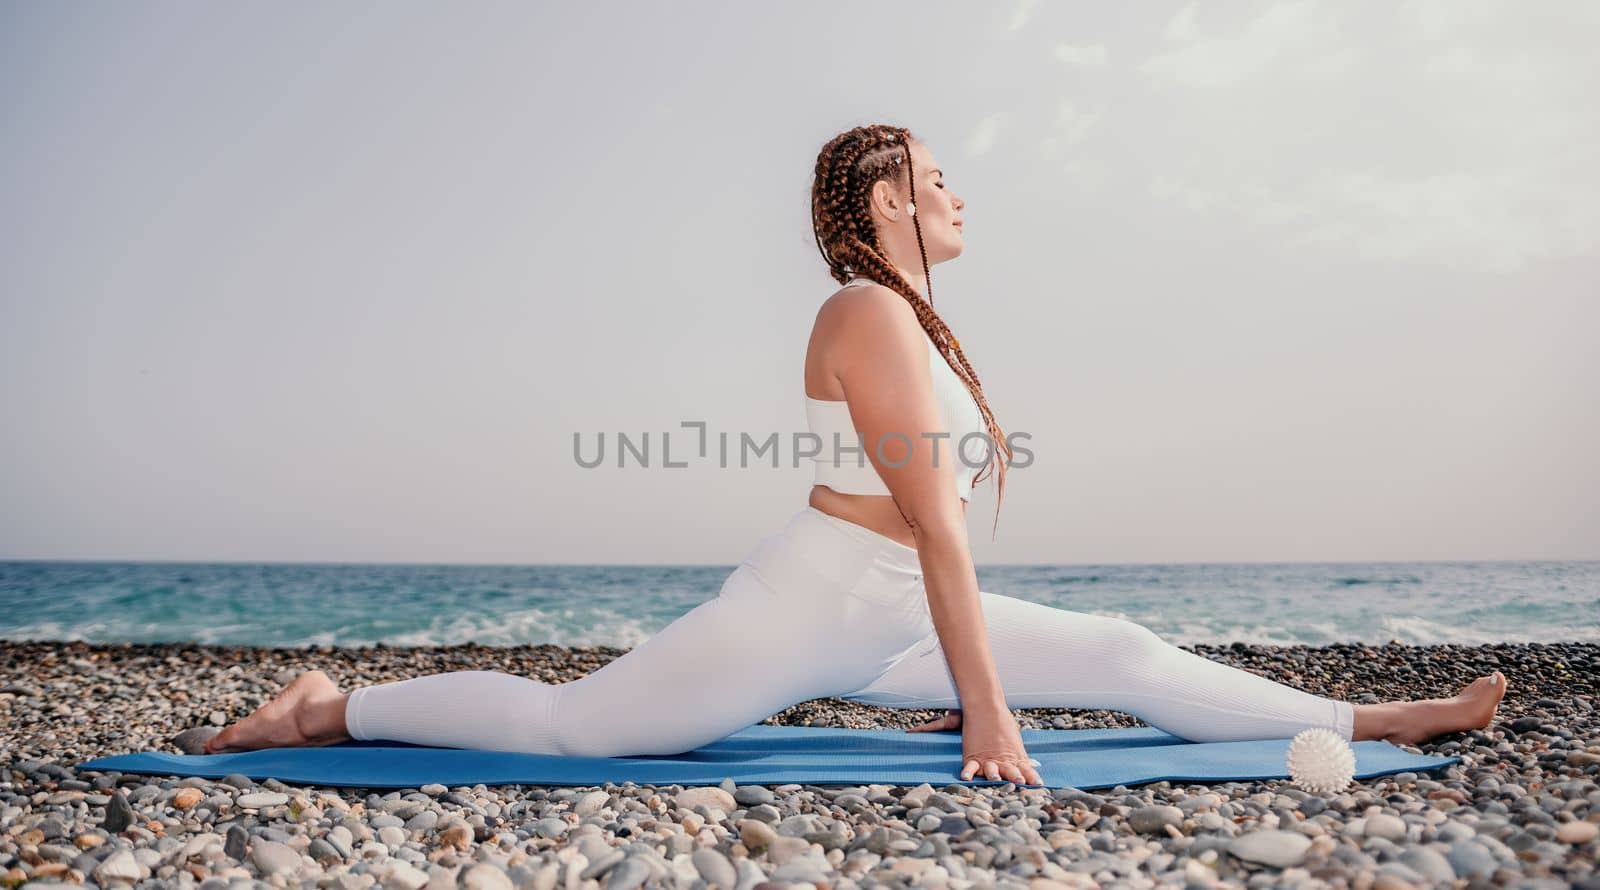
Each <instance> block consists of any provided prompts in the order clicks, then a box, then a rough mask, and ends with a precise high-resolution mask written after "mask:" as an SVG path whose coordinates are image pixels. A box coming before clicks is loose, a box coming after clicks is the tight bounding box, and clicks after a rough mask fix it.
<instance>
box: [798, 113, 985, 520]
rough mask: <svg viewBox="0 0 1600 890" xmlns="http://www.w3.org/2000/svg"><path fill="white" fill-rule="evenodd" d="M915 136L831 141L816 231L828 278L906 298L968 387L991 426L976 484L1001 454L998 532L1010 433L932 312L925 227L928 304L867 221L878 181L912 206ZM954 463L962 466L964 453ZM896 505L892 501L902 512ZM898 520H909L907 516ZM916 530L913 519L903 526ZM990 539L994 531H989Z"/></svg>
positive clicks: (866, 135) (858, 132) (814, 198)
mask: <svg viewBox="0 0 1600 890" xmlns="http://www.w3.org/2000/svg"><path fill="white" fill-rule="evenodd" d="M912 141H913V137H912V135H911V131H910V130H908V129H906V128H905V127H895V126H890V125H887V124H870V125H867V126H861V127H855V128H852V129H850V130H847V131H845V132H843V133H840V134H839V135H838V136H835V137H834V138H832V139H830V140H829V141H828V143H827V144H826V145H824V146H823V147H822V151H821V152H820V153H818V155H817V167H816V174H815V178H814V179H813V180H812V185H811V228H812V232H813V233H814V234H815V235H816V239H817V249H818V250H820V251H821V252H822V259H823V261H824V262H826V263H827V264H828V272H829V274H830V275H831V276H832V277H833V278H834V280H836V281H838V282H839V283H840V284H844V283H845V282H848V281H849V280H850V279H851V278H857V277H862V278H870V279H872V280H873V281H876V282H878V283H879V284H882V285H884V286H886V287H888V288H889V289H890V290H893V291H894V292H896V293H898V294H899V295H900V296H902V297H905V299H906V301H907V302H908V303H910V304H911V307H912V309H913V310H914V311H915V312H916V315H917V321H918V322H920V323H921V324H922V329H923V331H925V332H927V334H928V337H929V338H930V339H932V340H933V343H934V345H935V346H936V347H937V348H938V350H939V354H940V355H942V356H944V360H945V362H946V363H947V364H949V365H950V369H951V370H952V371H954V372H955V373H956V376H957V377H958V378H960V379H961V381H962V382H963V383H965V384H966V386H967V390H968V391H969V392H971V393H972V398H973V401H975V402H977V404H978V410H979V412H980V413H981V414H982V415H983V420H984V424H985V425H986V426H987V427H988V434H989V439H990V444H991V445H992V446H993V447H992V448H991V449H990V458H991V459H990V461H989V463H988V464H987V465H986V466H985V467H984V468H983V470H982V471H980V472H979V473H978V475H977V476H976V477H975V478H974V479H973V484H977V483H978V482H979V481H982V480H983V479H984V478H985V477H986V475H989V474H991V472H992V471H993V470H994V467H995V460H994V458H995V457H997V456H998V455H999V454H1000V453H1001V452H1003V453H1004V455H1005V459H1004V460H1003V461H1001V462H1000V469H999V473H1000V475H999V480H998V487H999V491H998V497H997V499H996V501H995V525H996V527H998V525H999V522H1000V500H1003V499H1004V497H1005V487H1006V481H1005V480H1006V465H1007V464H1008V463H1010V461H1011V456H1012V451H1011V445H1010V443H1008V442H1006V438H1005V433H1004V431H1002V430H1001V429H1000V424H999V423H998V422H996V421H995V419H994V412H993V411H991V410H990V409H989V402H988V400H987V399H985V398H984V396H983V386H982V384H981V383H980V382H979V381H978V373H977V372H976V371H974V370H973V369H972V364H971V362H968V361H967V356H966V353H964V352H962V351H961V342H960V341H959V340H957V339H956V337H955V335H954V334H952V333H951V332H950V328H949V326H948V325H946V324H945V323H944V319H942V318H940V317H939V314H938V313H937V312H935V311H933V279H932V277H931V276H929V274H928V250H927V247H926V246H925V245H924V244H923V241H922V223H921V221H920V219H919V218H918V217H917V215H916V213H915V212H914V211H913V212H912V215H911V223H912V226H913V227H914V228H915V229H916V232H917V250H918V251H919V252H920V253H921V254H922V274H923V276H924V279H925V280H926V281H927V282H928V298H927V299H923V298H922V295H921V294H919V293H918V292H917V289H916V288H915V287H913V286H912V284H911V282H909V281H907V280H906V278H905V276H903V275H901V274H900V272H899V270H897V269H896V268H895V267H894V264H893V263H891V262H889V259H888V257H887V256H885V255H884V252H883V247H882V245H881V244H880V243H879V241H878V233H877V229H876V228H875V227H874V226H873V224H872V218H871V216H870V215H869V214H868V201H869V197H870V195H871V193H872V186H873V184H874V183H876V182H878V181H879V180H888V181H890V182H891V183H892V184H896V185H898V184H900V183H901V182H904V184H905V185H906V187H908V188H909V190H910V193H911V203H912V205H913V206H915V204H916V201H917V186H916V174H915V171H914V170H913V169H912V165H911V143H912ZM956 459H958V460H959V459H960V456H959V454H958V455H957V458H956ZM899 506H900V504H899V502H898V501H896V502H895V507H896V509H898V508H899ZM900 517H901V518H902V519H906V514H905V511H904V510H901V511H900ZM906 524H907V525H911V524H912V523H911V520H909V519H906ZM991 533H992V532H991Z"/></svg>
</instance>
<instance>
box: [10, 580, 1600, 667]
mask: <svg viewBox="0 0 1600 890" xmlns="http://www.w3.org/2000/svg"><path fill="white" fill-rule="evenodd" d="M733 570H734V566H731V565H719V566H682V565H666V566H640V565H522V566H514V565H507V566H485V565H411V564H382V565H359V564H335V563H312V564H290V563H261V564H253V563H198V562H181V563H179V562H53V561H16V562H0V640H85V641H90V642H136V643H148V642H195V643H208V644H230V645H249V646H269V647H272V646H276V647H309V646H316V645H322V646H327V645H332V646H362V645H372V644H377V643H383V644H385V645H388V646H429V645H450V644H462V643H468V642H472V643H477V644H479V645H484V646H512V645H523V644H540V643H554V644H557V645H562V646H613V647H618V648H629V647H632V646H634V645H637V644H638V643H639V642H641V641H642V640H644V639H646V638H648V637H649V636H651V635H652V634H654V633H656V632H657V631H659V630H661V629H662V628H663V627H665V626H667V625H668V624H670V623H671V622H672V621H673V620H674V619H676V618H677V617H679V616H680V615H683V614H684V613H685V612H687V611H689V610H690V609H692V608H694V607H695V606H696V605H698V604H699V603H701V602H704V601H705V600H707V599H710V598H712V597H714V596H716V595H717V592H718V591H719V589H720V588H721V586H722V583H723V581H724V580H726V579H727V577H728V575H729V574H731V573H732V572H733ZM977 574H978V586H979V588H980V589H981V590H985V591H990V592H993V593H997V594H1002V595H1005V596H1015V597H1020V598H1022V599H1026V600H1031V601H1034V602H1038V603H1044V604H1046V605H1049V606H1053V607H1055V608H1060V609H1068V610H1073V611H1078V612H1087V613H1091V614H1097V615H1112V616H1116V617H1120V618H1126V619H1129V620H1132V621H1135V622H1138V623H1140V624H1143V625H1144V626H1146V627H1148V628H1150V629H1151V630H1153V631H1155V632H1156V633H1157V634H1159V635H1161V636H1162V637H1163V638H1164V639H1167V640H1169V641H1171V642H1174V643H1179V644H1194V643H1213V644H1227V643H1233V642H1244V643H1268V644H1309V645H1322V644H1327V643H1335V642H1362V643H1372V644H1380V643H1387V642H1390V641H1398V642H1401V643H1413V644H1433V643H1514V642H1583V641H1588V642H1595V641H1600V561H1581V562H1580V561H1574V562H1499V561H1496V562H1386V563H1246V564H1227V563H1197V564H1181V565H1148V564H1142V565H1010V566H1007V565H994V566H989V565H980V566H978V568H977Z"/></svg>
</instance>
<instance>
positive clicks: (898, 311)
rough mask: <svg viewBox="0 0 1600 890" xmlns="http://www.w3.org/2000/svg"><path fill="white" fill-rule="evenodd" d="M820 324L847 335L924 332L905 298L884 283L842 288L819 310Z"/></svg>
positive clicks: (825, 301)
mask: <svg viewBox="0 0 1600 890" xmlns="http://www.w3.org/2000/svg"><path fill="white" fill-rule="evenodd" d="M817 324H818V326H819V327H827V328H831V329H834V330H837V331H840V332H841V333H845V334H849V333H851V332H854V333H858V334H859V333H869V334H870V333H873V332H890V331H894V332H901V333H909V332H916V333H917V334H919V335H920V334H921V331H922V325H921V323H920V322H918V321H917V313H916V311H915V310H914V309H912V308H911V304H910V303H908V302H906V298H905V297H903V296H901V295H900V294H898V293H895V292H894V291H893V290H891V289H890V288H888V287H885V286H884V285H881V284H864V285H857V286H855V287H842V288H840V289H839V290H838V291H837V292H835V293H834V295H833V296H831V297H829V298H828V299H826V300H824V301H823V303H822V306H821V308H819V309H818V310H817ZM880 336H881V334H880Z"/></svg>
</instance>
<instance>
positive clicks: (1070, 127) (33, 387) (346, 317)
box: [0, 0, 1600, 565]
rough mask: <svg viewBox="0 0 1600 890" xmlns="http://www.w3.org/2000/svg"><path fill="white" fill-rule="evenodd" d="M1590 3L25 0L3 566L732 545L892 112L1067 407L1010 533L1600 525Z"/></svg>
mask: <svg viewBox="0 0 1600 890" xmlns="http://www.w3.org/2000/svg"><path fill="white" fill-rule="evenodd" d="M1596 45H1600V6H1597V5H1595V4H1593V3H1589V2H1582V0H1577V2H1553V0H1552V2H1539V3H1533V4H1526V3H1513V2H1477V0H1472V2H1464V0H1431V2H1403V3H1376V2H1362V3H1343V2H1340V3H1335V2H1305V0H1284V2H1275V3H1242V2H1222V3H1207V4H1204V5H1201V4H1198V3H1149V4H1101V3H1089V2H1060V3H1029V2H1020V3H1017V2H1013V3H1011V4H1010V5H1007V4H967V3H947V2H930V0H916V2H905V0H896V2H882V3H868V4H858V3H842V2H811V3H806V4H803V5H802V4H748V3H735V2H725V3H708V2H685V3H676V4H643V3H640V4H626V5H619V4H615V3H588V4H579V3H565V4H522V3H503V4H500V3H474V4H466V5H455V4H451V5H442V4H427V3H405V2H385V3H381V4H380V3H375V2H368V3H341V4H327V5H316V4H309V3H308V4H291V5H289V6H287V7H286V6H283V5H281V4H268V3H262V2H254V3H235V4H205V3H200V2H172V3H160V4H154V3H150V4H110V5H96V6H93V7H87V6H82V5H75V4H45V3H32V4H29V3H21V2H10V3H4V4H0V114H3V119H4V120H5V122H6V123H5V126H4V127H3V128H0V235H3V237H0V418H3V419H4V420H3V423H0V454H3V459H0V502H3V504H4V509H3V510H0V558H10V559H110V560H125V559H128V560H200V561H272V562H277V561H308V562H445V563H512V564H523V563H701V564H734V563H737V562H738V561H739V560H741V559H742V558H743V557H744V556H745V555H746V554H748V553H749V552H750V550H751V549H752V548H753V547H754V546H755V544H756V543H757V542H758V541H759V540H760V539H761V538H762V537H764V536H766V535H769V534H773V533H775V532H777V531H778V530H779V529H780V528H781V527H782V526H783V524H784V523H785V522H786V521H787V520H788V518H789V517H790V516H791V515H793V514H794V513H795V512H796V511H797V510H799V509H801V508H802V507H803V506H804V505H805V503H806V496H807V494H808V492H809V487H810V483H811V476H810V468H809V466H806V465H805V463H807V462H803V463H802V464H801V465H799V466H797V465H796V462H795V460H794V449H793V447H792V440H793V436H794V434H795V433H798V432H802V431H803V430H804V429H805V416H804V402H803V366H804V354H805V347H806V343H807V340H808V339H809V336H810V330H811V325H812V322H813V319H814V317H815V314H816V310H817V308H818V306H819V305H820V304H821V302H822V301H823V300H825V299H826V298H827V297H828V296H829V295H830V294H832V293H833V292H834V290H835V289H836V287H837V285H836V283H835V282H834V281H833V280H832V279H831V278H830V277H829V276H828V274H827V270H826V266H825V265H824V263H823V262H822V259H821V257H820V255H819V253H818V251H817V248H816V244H815V242H814V240H813V236H812V232H811V226H810V216H809V203H808V201H809V191H810V187H811V182H810V177H811V171H812V169H813V165H814V163H815V159H816V154H817V152H818V150H819V149H820V148H821V146H822V145H823V144H824V143H825V142H827V141H828V140H829V139H830V138H832V137H833V136H834V135H835V134H836V133H838V132H840V131H842V130H845V129H848V128H849V127H852V126H856V125H860V124H865V123H873V122H881V123H891V124H895V125H899V126H906V127H909V128H910V129H911V130H912V131H913V133H915V134H916V135H917V136H918V137H919V138H920V139H922V140H923V141H924V142H925V143H926V144H928V146H929V147H930V148H931V149H932V151H933V153H934V156H935V157H936V158H937V159H938V161H939V166H940V167H941V169H942V170H943V171H944V179H945V182H946V184H947V185H948V186H949V187H950V188H951V189H952V190H954V191H955V192H956V194H958V195H960V196H961V197H962V198H963V199H964V200H965V201H966V203H967V206H966V208H965V209H964V210H963V212H962V218H963V219H964V220H965V222H966V225H965V237H964V240H965V249H964V252H963V254H962V255H961V256H960V257H958V258H956V259H954V260H952V261H950V262H947V263H942V264H939V265H937V266H935V267H934V268H933V274H932V280H933V288H934V303H935V307H936V308H937V309H938V311H939V312H940V314H941V315H942V316H943V317H944V319H945V321H946V322H947V323H948V324H949V325H950V327H951V329H952V330H953V331H954V332H955V334H956V335H957V336H958V337H959V338H960V339H961V341H962V345H963V349H964V351H965V352H966V354H967V356H968V357H969V359H971V361H972V363H973V365H974V367H975V368H976V369H977V371H978V373H979V375H980V377H981V379H982V381H983V385H984V391H985V394H986V396H987V398H988V401H989V404H990V406H991V407H992V408H993V410H994V412H995V414H996V417H997V419H998V420H999V422H1000V424H1001V426H1002V427H1003V428H1005V429H1006V430H1007V431H1008V432H1009V433H1012V434H1025V435H1026V439H1025V440H1024V444H1025V446H1026V447H1027V448H1028V450H1029V451H1030V452H1031V453H1032V457H1031V462H1030V463H1028V465H1027V466H1019V467H1014V468H1013V469H1012V470H1011V472H1010V473H1009V475H1008V476H1007V480H1006V492H1005V500H1004V504H1003V505H1002V506H1001V510H1000V514H999V524H998V529H997V530H994V531H992V530H991V529H992V526H993V523H994V510H995V494H996V493H995V489H994V484H993V480H992V479H991V480H989V481H987V482H985V483H984V484H983V485H982V486H981V487H980V488H979V490H978V491H977V492H976V493H975V495H974V498H973V500H972V502H971V504H970V506H969V508H968V511H967V517H968V527H969V530H970V538H971V547H972V554H973V557H974V559H975V561H977V562H978V564H980V565H983V564H990V563H992V564H998V563H1072V564H1085V563H1180V562H1188V563H1193V562H1254V561H1269V562H1304V561H1390V560H1511V559H1600V459H1597V458H1596V455H1600V398H1597V388H1600V387H1597V383H1600V359H1597V358H1596V356H1597V354H1600V353H1597V350H1596V349H1595V347H1594V342H1593V341H1594V340H1595V334H1596V332H1597V331H1600V306H1597V297H1600V288H1597V282H1600V203H1597V202H1596V201H1595V200H1594V198H1595V195H1596V194H1597V193H1600V188H1597V186H1600V182H1597V180H1600V116H1597V115H1595V114H1594V113H1593V107H1594V105H1595V104H1596V94H1597V92H1600V54H1596V53H1594V52H1593V51H1592V50H1593V47H1594V46H1596ZM695 423H703V424H704V425H705V430H706V432H707V434H708V437H709V438H710V441H711V442H712V443H713V447H712V448H710V449H708V454H707V456H706V457H703V458H702V457H700V456H699V455H698V454H696V452H695V445H696V443H697V441H698V440H697V431H696V430H697V428H695V427H693V426H686V424H695ZM601 433H604V435H605V444H606V447H607V450H606V451H605V452H603V453H604V454H605V455H606V457H607V460H606V461H605V462H603V463H602V464H601V465H599V466H596V467H592V468H586V467H584V466H582V465H580V463H579V461H578V459H577V453H576V452H575V442H577V443H581V445H582V448H581V450H582V452H583V453H584V454H586V455H588V456H590V457H592V456H593V454H594V448H595V446H596V443H597V442H598V441H599V436H600V434H601ZM619 433H621V434H626V435H627V436H628V437H629V438H630V439H631V440H632V442H633V443H634V445H635V447H638V445H639V444H640V442H641V441H643V440H644V438H645V436H646V434H647V433H648V436H649V443H650V444H649V451H648V459H647V460H646V461H644V462H643V463H646V464H647V465H644V466H641V465H640V464H641V461H639V460H636V459H633V454H632V453H629V455H628V460H627V461H626V463H627V466H623V467H619V466H617V462H616V457H617V448H616V445H617V442H616V437H617V436H618V435H619ZM741 433H747V434H749V435H750V436H751V438H753V439H755V440H757V441H759V440H762V439H764V438H766V437H767V436H769V435H771V434H773V433H777V434H779V436H780V447H779V449H778V452H777V453H778V457H779V466H778V467H777V468H773V467H772V466H771V457H772V453H771V452H769V453H767V454H766V455H765V456H764V457H762V458H760V459H754V458H752V459H751V460H750V461H748V462H747V463H748V465H746V466H744V467H742V468H741V467H739V466H738V457H737V443H738V440H739V436H740V435H741ZM719 434H726V435H727V436H728V439H729V441H730V449H731V451H730V459H729V461H728V464H729V465H728V466H721V465H719V464H720V461H719V460H718V458H717V451H716V448H715V442H716V441H717V437H718V436H719ZM663 436H667V437H668V442H669V445H668V446H667V447H668V448H669V450H670V454H669V455H668V456H669V457H670V459H671V461H672V462H674V463H686V464H687V466H682V467H666V466H664V465H663V464H664V462H665V459H664V458H663V455H662V453H661V450H662V438H663Z"/></svg>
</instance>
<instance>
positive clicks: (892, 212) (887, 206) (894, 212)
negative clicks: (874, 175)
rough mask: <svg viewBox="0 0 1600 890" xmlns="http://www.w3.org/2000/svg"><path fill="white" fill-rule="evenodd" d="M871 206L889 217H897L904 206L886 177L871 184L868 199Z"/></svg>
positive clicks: (903, 209) (902, 211) (903, 210)
mask: <svg viewBox="0 0 1600 890" xmlns="http://www.w3.org/2000/svg"><path fill="white" fill-rule="evenodd" d="M869 203H870V204H871V206H872V208H873V209H874V210H877V211H878V212H879V213H881V214H883V215H884V216H885V217H887V218H889V219H898V218H899V216H900V214H901V213H904V212H905V207H904V206H903V205H902V204H901V202H900V196H899V195H897V194H895V190H894V186H892V185H890V184H889V181H888V180H886V179H880V180H878V181H877V182H874V183H873V184H872V196H871V198H870V200H869Z"/></svg>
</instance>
